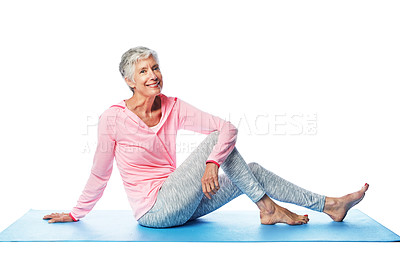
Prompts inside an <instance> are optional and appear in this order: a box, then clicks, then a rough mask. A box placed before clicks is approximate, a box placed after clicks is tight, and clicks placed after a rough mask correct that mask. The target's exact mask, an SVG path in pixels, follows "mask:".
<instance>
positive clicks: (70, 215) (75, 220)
mask: <svg viewBox="0 0 400 266" xmlns="http://www.w3.org/2000/svg"><path fill="white" fill-rule="evenodd" d="M69 217H71V218H72V220H74V222H77V221H79V219H75V217H74V216H72V214H71V213H69Z"/></svg>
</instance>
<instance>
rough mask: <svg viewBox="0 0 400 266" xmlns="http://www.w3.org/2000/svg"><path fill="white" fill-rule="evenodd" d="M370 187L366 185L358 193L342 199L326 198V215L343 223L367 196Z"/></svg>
mask: <svg viewBox="0 0 400 266" xmlns="http://www.w3.org/2000/svg"><path fill="white" fill-rule="evenodd" d="M368 187H369V185H368V184H367V183H365V185H364V186H363V187H362V188H361V189H360V190H359V191H357V192H354V193H351V194H347V195H346V196H343V197H340V198H331V197H326V199H325V207H324V213H326V214H328V215H329V216H330V217H331V218H332V220H334V221H335V222H341V221H343V219H344V217H346V214H347V212H348V211H349V210H350V209H351V208H352V207H354V206H355V205H356V204H358V203H359V202H360V201H361V200H362V199H363V198H364V196H365V192H366V191H367V190H368Z"/></svg>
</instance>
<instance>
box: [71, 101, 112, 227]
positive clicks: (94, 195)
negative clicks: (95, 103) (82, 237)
mask: <svg viewBox="0 0 400 266" xmlns="http://www.w3.org/2000/svg"><path fill="white" fill-rule="evenodd" d="M115 120H116V114H115V111H114V110H113V108H110V109H108V110H106V111H105V112H104V113H103V114H102V115H101V116H100V118H99V123H98V129H97V131H98V133H97V134H98V142H97V147H96V152H95V154H94V159H93V165H92V169H91V173H90V176H89V179H88V181H87V183H86V186H85V188H84V189H83V191H82V194H81V196H80V197H79V199H78V202H77V204H76V206H75V207H74V208H73V209H72V211H71V212H70V214H69V215H70V216H71V218H72V219H73V220H74V221H77V220H79V219H81V218H83V217H84V216H85V215H86V214H88V213H89V212H90V211H91V210H92V209H93V207H94V206H95V205H96V203H97V201H98V200H99V199H100V198H101V196H102V195H103V192H104V189H105V188H106V186H107V182H108V180H109V179H110V176H111V173H112V169H113V161H114V155H115Z"/></svg>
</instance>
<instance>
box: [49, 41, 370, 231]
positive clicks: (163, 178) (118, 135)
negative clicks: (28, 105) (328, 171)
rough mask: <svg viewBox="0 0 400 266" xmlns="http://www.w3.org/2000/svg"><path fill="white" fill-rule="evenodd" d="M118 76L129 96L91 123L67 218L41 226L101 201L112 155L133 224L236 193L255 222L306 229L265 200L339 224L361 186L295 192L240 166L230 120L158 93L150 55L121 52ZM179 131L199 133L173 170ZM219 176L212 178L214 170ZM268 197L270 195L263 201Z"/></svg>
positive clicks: (171, 216)
mask: <svg viewBox="0 0 400 266" xmlns="http://www.w3.org/2000/svg"><path fill="white" fill-rule="evenodd" d="M120 72H121V74H122V76H123V78H124V79H125V82H126V83H127V84H128V86H129V87H130V88H131V90H132V92H133V95H132V97H131V98H129V99H127V100H123V101H121V102H120V103H118V104H116V105H112V106H111V107H110V108H108V109H107V110H106V111H105V112H104V113H103V114H102V115H101V116H100V118H99V124H98V144H97V149H96V152H95V155H94V160H93V166H92V169H91V174H90V176H89V179H88V181H87V184H86V186H85V188H84V190H83V192H82V195H81V196H80V198H79V200H78V202H77V205H76V207H74V208H73V209H72V211H71V212H70V213H52V214H50V215H46V216H44V217H43V219H48V220H49V223H55V222H73V221H78V220H79V219H82V218H83V217H84V216H85V215H86V214H87V213H88V212H90V211H91V210H92V208H93V207H94V206H95V204H96V202H97V201H98V200H99V199H100V198H101V196H102V194H103V191H104V189H105V187H106V185H107V181H108V180H109V178H110V176H111V172H112V167H113V160H114V158H115V160H116V163H117V166H118V169H119V171H120V174H121V176H122V180H123V184H124V188H125V191H126V193H127V196H128V200H129V203H130V205H131V207H132V209H133V213H134V216H135V218H136V220H137V221H138V223H139V224H140V225H143V226H147V227H157V228H162V227H172V226H178V225H183V224H185V223H186V222H187V221H190V220H193V219H196V218H198V217H201V216H203V215H206V214H208V213H210V212H212V211H214V210H216V209H218V208H219V207H221V206H223V205H224V204H226V203H228V202H229V201H231V200H232V199H234V198H236V197H238V196H239V195H241V194H245V195H247V196H248V197H249V198H250V199H251V200H252V201H253V202H254V203H255V204H256V205H257V207H258V208H259V210H260V221H261V223H262V224H275V223H286V224H290V225H300V224H306V223H307V222H308V221H309V218H308V216H307V215H297V214H295V213H293V212H291V211H289V210H287V209H286V208H283V207H281V206H279V205H278V204H277V203H275V202H274V201H272V200H271V198H273V199H276V200H279V201H283V202H289V203H293V204H296V205H300V206H303V207H306V208H309V209H312V210H316V211H320V212H324V213H326V214H327V215H329V216H330V217H331V218H332V219H333V220H334V221H342V220H343V219H344V218H345V216H346V214H347V212H348V210H349V209H350V208H351V207H353V206H354V205H356V204H357V203H358V202H360V201H361V200H362V199H363V197H364V195H365V192H366V191H367V189H368V184H365V185H364V186H363V187H362V188H361V190H359V191H357V192H354V193H351V194H348V195H346V196H343V197H340V198H332V197H326V196H323V195H319V194H316V193H313V192H311V191H308V190H305V189H303V188H300V187H298V186H296V185H294V184H292V183H290V182H288V181H286V180H284V179H282V178H281V177H279V176H277V175H276V174H274V173H272V172H270V171H268V170H267V169H265V168H263V167H262V166H260V165H259V164H257V163H249V164H247V163H246V162H245V160H244V159H243V158H242V156H241V155H240V154H239V152H238V150H237V149H236V148H235V143H236V137H237V132H238V131H237V129H236V128H235V126H233V125H232V124H231V123H230V122H228V121H224V120H222V119H220V118H218V117H216V116H213V115H211V114H208V113H206V112H203V111H201V110H199V109H197V108H195V107H193V106H192V105H190V104H188V103H186V102H184V101H182V100H180V99H178V98H176V97H168V96H166V95H164V94H162V93H161V90H162V87H163V77H162V75H161V71H160V66H159V61H158V56H157V53H156V52H155V51H153V50H150V49H148V48H145V47H136V48H132V49H130V50H128V51H127V52H126V53H124V54H123V56H122V59H121V63H120ZM179 129H185V130H191V131H194V132H199V133H203V134H207V135H208V136H207V137H206V138H205V140H204V141H203V142H202V143H201V144H200V145H199V146H198V147H197V148H196V149H195V150H194V151H193V152H192V153H191V154H190V155H189V156H188V158H187V159H186V160H185V161H184V162H183V163H182V164H181V165H180V166H179V167H177V165H176V134H177V131H178V130H179ZM220 167H221V168H222V169H223V170H224V174H218V170H219V168H220ZM270 197H271V198H270Z"/></svg>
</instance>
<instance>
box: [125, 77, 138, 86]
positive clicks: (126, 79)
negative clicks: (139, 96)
mask: <svg viewBox="0 0 400 266" xmlns="http://www.w3.org/2000/svg"><path fill="white" fill-rule="evenodd" d="M125 82H126V84H128V86H129V87H131V88H135V85H136V83H135V82H134V81H132V80H130V79H128V78H125Z"/></svg>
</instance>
